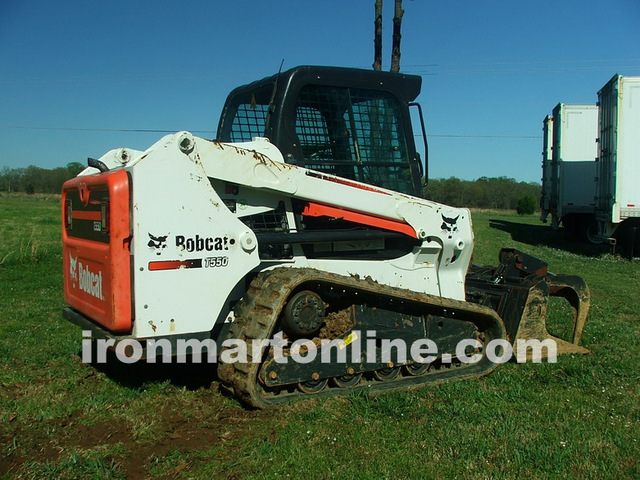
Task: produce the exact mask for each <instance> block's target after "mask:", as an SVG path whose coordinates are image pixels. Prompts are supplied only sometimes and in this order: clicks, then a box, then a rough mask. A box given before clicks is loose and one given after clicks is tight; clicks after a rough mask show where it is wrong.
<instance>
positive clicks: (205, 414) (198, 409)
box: [0, 392, 273, 479]
mask: <svg viewBox="0 0 640 480" xmlns="http://www.w3.org/2000/svg"><path fill="white" fill-rule="evenodd" d="M207 393H208V392H204V394H203V395H202V396H198V397H197V398H195V399H189V400H186V401H180V400H178V404H177V405H165V406H163V407H161V408H159V409H158V410H156V411H154V412H152V413H150V415H149V416H148V421H149V422H150V423H152V424H153V432H152V440H149V439H147V438H139V435H138V434H137V431H136V430H137V428H138V427H139V425H138V424H134V423H133V418H135V421H136V422H138V421H139V420H140V415H134V416H133V418H129V417H128V416H127V414H126V412H118V411H116V412H114V415H113V419H111V420H108V421H98V422H95V423H90V422H91V418H90V417H88V416H86V415H85V416H73V417H72V418H68V419H64V420H60V419H55V420H47V421H41V422H37V421H32V422H21V421H20V420H19V419H16V418H10V421H9V422H8V423H7V424H5V426H4V428H3V430H4V431H3V432H2V433H0V444H1V445H3V446H4V448H3V450H2V452H1V455H0V476H5V475H6V476H11V475H17V474H20V473H24V472H25V471H28V470H29V469H30V465H32V464H34V463H35V464H45V463H50V464H55V463H57V462H60V461H61V460H62V459H64V458H66V457H68V456H69V455H70V454H71V453H72V452H91V451H94V452H96V451H108V452H112V453H111V454H110V458H111V459H112V461H113V462H114V463H115V464H116V465H117V466H118V469H119V471H121V472H123V474H124V475H125V476H126V478H127V479H144V478H149V477H150V476H151V475H150V470H151V468H152V467H153V464H154V462H155V461H157V459H161V458H163V457H164V456H166V455H168V454H170V453H172V452H180V454H181V455H182V456H183V457H184V458H185V459H188V457H189V455H191V454H193V453H197V452H201V451H214V452H218V453H217V454H216V455H217V457H218V458H215V460H217V461H218V462H219V463H221V464H233V463H234V462H235V456H237V451H238V450H237V448H232V449H226V448H223V446H225V445H228V444H233V445H242V444H243V443H245V442H249V441H251V440H253V439H255V431H254V427H255V424H256V422H258V423H259V424H260V428H259V429H260V430H261V431H262V433H263V434H264V435H266V436H268V435H271V434H273V432H272V431H271V430H273V428H271V429H270V428H269V427H268V426H267V425H265V421H266V420H268V419H269V417H271V418H273V412H270V413H267V412H264V411H250V410H245V409H243V408H242V407H240V406H239V405H225V404H222V405H221V404H219V403H218V402H216V401H212V400H215V399H212V398H211V396H209V395H207ZM167 400H168V399H167ZM175 400H176V399H175V398H173V399H172V401H173V402H175ZM267 415H268V416H267ZM266 423H270V422H266ZM265 426H267V428H265ZM245 437H246V438H245ZM248 437H250V439H249V438H248ZM216 447H220V448H216ZM234 452H235V453H234ZM227 457H228V458H227ZM188 468H189V462H188V461H183V462H180V463H178V465H177V466H175V467H172V469H171V470H170V471H168V472H167V473H166V475H168V477H171V472H173V473H176V471H175V469H177V471H178V472H179V471H181V470H184V469H188ZM154 476H155V475H154Z"/></svg>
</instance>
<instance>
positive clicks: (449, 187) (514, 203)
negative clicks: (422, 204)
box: [424, 177, 540, 213]
mask: <svg viewBox="0 0 640 480" xmlns="http://www.w3.org/2000/svg"><path fill="white" fill-rule="evenodd" d="M424 197H425V198H427V199H429V200H433V201H434V202H438V203H444V204H445V205H451V206H452V207H469V208H491V209H496V210H516V209H518V210H520V208H518V206H519V203H520V205H521V204H522V202H523V200H524V199H526V203H527V204H533V207H532V208H535V206H536V205H537V203H538V202H537V199H538V198H539V197H540V185H539V184H537V183H535V182H517V181H516V180H515V179H513V178H507V177H498V178H495V177H492V178H489V177H481V178H479V179H477V180H460V179H459V178H455V177H451V178H446V179H444V178H440V179H431V180H429V183H428V184H427V185H426V186H425V188H424ZM523 213H528V212H523ZM531 213H533V212H531Z"/></svg>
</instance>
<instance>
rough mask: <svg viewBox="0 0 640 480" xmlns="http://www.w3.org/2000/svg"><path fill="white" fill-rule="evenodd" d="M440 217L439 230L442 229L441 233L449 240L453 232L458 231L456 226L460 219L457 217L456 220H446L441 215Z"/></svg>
mask: <svg viewBox="0 0 640 480" xmlns="http://www.w3.org/2000/svg"><path fill="white" fill-rule="evenodd" d="M441 217H442V225H440V228H441V229H442V233H444V234H445V235H447V236H448V238H451V237H452V236H453V232H457V231H458V225H457V224H458V219H459V218H460V215H458V216H457V217H456V218H448V217H445V216H444V215H442V214H441Z"/></svg>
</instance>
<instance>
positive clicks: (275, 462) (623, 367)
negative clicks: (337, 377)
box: [0, 195, 640, 479]
mask: <svg viewBox="0 0 640 480" xmlns="http://www.w3.org/2000/svg"><path fill="white" fill-rule="evenodd" d="M473 219H474V230H475V239H476V251H475V254H474V262H475V263H480V264H495V263H496V259H497V253H498V250H499V249H500V247H503V246H513V247H516V248H519V249H520V250H523V251H525V252H527V253H529V254H531V255H534V256H537V257H539V258H542V259H544V260H545V261H547V262H548V263H549V266H550V270H551V271H553V272H557V273H573V274H579V275H581V276H582V277H583V278H585V280H586V281H587V283H588V284H589V287H590V289H591V293H592V307H591V311H590V315H589V320H588V322H587V326H586V328H585V332H584V335H583V342H582V343H583V345H585V346H586V347H587V348H589V349H590V350H591V354H589V355H586V356H563V357H559V361H558V363H556V364H542V365H534V364H524V365H518V364H515V363H508V364H505V365H501V366H500V367H499V368H498V369H497V370H496V371H494V372H493V373H492V374H491V375H488V376H486V377H483V378H481V379H479V380H474V381H466V382H457V383H450V384H445V385H440V386H437V387H427V388H423V389H419V390H415V391H407V392H400V393H392V394H383V395H379V396H376V397H369V396H368V395H366V392H362V391H358V392H354V393H352V394H350V395H348V396H345V397H340V398H332V399H325V400H309V401H301V402H297V403H294V404H291V405H288V406H285V407H281V408H276V409H271V410H269V411H249V410H245V409H244V408H242V407H240V406H239V405H238V404H237V403H236V401H235V400H233V399H231V398H228V397H226V396H223V395H222V394H221V393H220V392H219V390H218V385H217V383H216V381H215V376H214V374H213V372H212V368H211V366H206V365H191V366H189V365H186V366H180V367H178V366H171V367H167V366H165V367H162V366H155V367H151V366H121V367H118V366H116V367H113V366H110V367H101V368H99V369H98V368H95V367H93V366H90V365H85V364H83V363H82V362H81V361H80V359H79V356H78V353H79V350H80V340H81V338H80V331H79V329H77V328H76V327H74V326H72V325H70V324H68V323H67V322H66V321H64V320H63V319H62V317H61V313H60V312H61V309H62V308H63V306H64V301H63V298H62V267H61V247H60V240H59V238H60V230H59V225H58V220H59V198H56V197H55V196H50V197H36V196H6V195H3V196H0V235H1V236H0V238H2V242H1V243H0V475H4V476H5V477H6V478H27V479H31V478H33V479H36V478H37V479H40V478H63V479H73V478H105V479H106V478H184V479H186V478H215V477H224V478H246V477H248V478H281V477H287V476H288V477H291V478H301V477H305V478H327V477H330V478H514V479H515V478H566V477H570V478H639V477H640V467H639V465H638V461H639V458H638V457H639V453H638V452H640V446H639V445H638V439H639V438H640V407H639V406H638V400H639V397H640V396H639V393H640V392H639V390H640V387H639V385H640V384H639V381H638V380H639V372H640V360H638V352H639V351H640V348H639V347H640V345H639V344H640V342H639V340H638V339H639V338H640V336H639V331H638V330H639V328H638V326H639V322H638V318H639V312H640V298H638V297H636V296H635V294H636V292H638V291H640V274H639V271H638V269H639V268H640V267H639V264H638V262H637V261H636V262H629V261H625V260H622V259H620V258H619V257H616V256H612V255H610V254H608V253H607V252H606V251H602V250H599V249H597V248H591V247H587V246H584V245H575V244H570V243H568V242H566V241H565V240H564V239H563V238H562V236H561V235H560V234H556V233H555V232H553V231H551V230H550V228H549V227H548V226H545V225H541V224H539V222H538V220H537V218H536V217H535V216H525V217H521V216H517V215H515V214H510V213H508V212H477V213H474V215H473ZM553 307H555V308H554V310H555V312H554V313H553V314H552V317H551V318H550V324H551V325H552V327H553V328H556V329H558V330H559V333H563V332H562V328H565V333H566V327H564V326H563V325H562V323H561V321H562V320H564V319H566V318H565V317H566V315H567V312H566V309H565V308H563V307H564V306H563V304H562V302H559V301H558V302H555V301H554V302H552V308H553Z"/></svg>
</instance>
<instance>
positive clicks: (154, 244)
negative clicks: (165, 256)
mask: <svg viewBox="0 0 640 480" xmlns="http://www.w3.org/2000/svg"><path fill="white" fill-rule="evenodd" d="M147 233H148V232H147ZM168 236H169V235H165V236H164V237H155V236H153V235H151V234H150V233H149V238H150V239H151V240H149V243H147V246H148V247H149V249H150V250H151V251H152V252H156V255H160V254H161V253H162V250H164V249H165V248H167V237H168Z"/></svg>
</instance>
